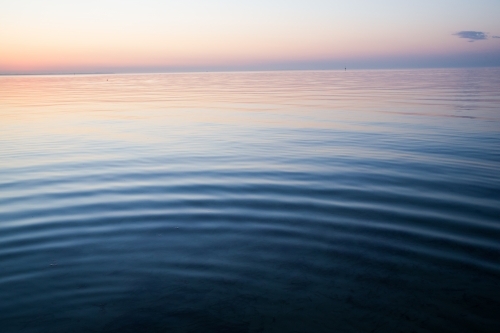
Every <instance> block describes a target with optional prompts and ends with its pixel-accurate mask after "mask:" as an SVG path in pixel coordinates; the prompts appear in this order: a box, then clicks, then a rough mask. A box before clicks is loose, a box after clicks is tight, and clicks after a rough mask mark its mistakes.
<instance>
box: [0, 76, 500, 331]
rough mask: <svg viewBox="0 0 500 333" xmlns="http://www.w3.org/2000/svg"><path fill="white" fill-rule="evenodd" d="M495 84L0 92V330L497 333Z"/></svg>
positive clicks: (338, 81)
mask: <svg viewBox="0 0 500 333" xmlns="http://www.w3.org/2000/svg"><path fill="white" fill-rule="evenodd" d="M498 87H500V70H499V69H460V70H458V69H453V70H410V71H358V72H334V71H333V72H328V71H326V72H262V73H191V74H148V75H95V76H32V77H29V76H6V77H0V189H1V191H0V235H1V236H0V262H1V267H2V268H1V269H0V322H1V323H2V330H1V331H2V332H9V333H10V332H141V331H143V332H399V331H402V332H412V331H414V332H429V331H433V332H434V331H439V332H474V331H475V332H479V331H491V332H496V331H497V328H498V327H499V321H498V319H497V315H498V313H500V301H499V300H500V262H499V258H500V245H499V242H498V240H499V239H500V221H499V216H500V208H499V207H500V192H499V189H500V176H499V172H498V170H500V91H499V88H498Z"/></svg>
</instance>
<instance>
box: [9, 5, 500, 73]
mask: <svg viewBox="0 0 500 333" xmlns="http://www.w3.org/2000/svg"><path fill="white" fill-rule="evenodd" d="M499 18H500V0H474V1H472V0H419V1H401V0H378V1H377V0H349V1H343V0H340V1H334V0H267V1H264V0H252V1H248V0H240V1H234V0H233V1H229V0H183V1H167V0H140V1H138V0H85V1H83V0H82V1H69V0H44V1H40V0H0V73H1V74H23V73H73V72H75V73H94V72H100V73H115V72H178V71H219V70H287V69H341V68H342V69H343V68H344V67H347V68H349V69H362V68H419V67H474V66H500V19H499Z"/></svg>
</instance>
